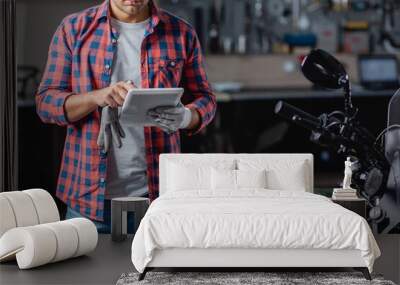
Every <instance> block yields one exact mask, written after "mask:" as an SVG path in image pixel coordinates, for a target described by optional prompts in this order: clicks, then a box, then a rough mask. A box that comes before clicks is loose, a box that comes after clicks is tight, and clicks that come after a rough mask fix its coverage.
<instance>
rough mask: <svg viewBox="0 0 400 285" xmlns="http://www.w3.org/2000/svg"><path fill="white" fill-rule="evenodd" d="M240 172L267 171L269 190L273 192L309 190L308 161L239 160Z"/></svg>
mask: <svg viewBox="0 0 400 285" xmlns="http://www.w3.org/2000/svg"><path fill="white" fill-rule="evenodd" d="M237 163H238V169H239V170H262V169H265V170H266V171H267V179H266V180H267V188H268V189H273V190H287V191H306V190H307V189H308V188H309V183H310V181H308V180H309V168H308V163H307V160H289V159H284V160H271V159H269V160H266V159H265V160H264V159H239V160H238V161H237Z"/></svg>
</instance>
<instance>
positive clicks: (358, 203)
mask: <svg viewBox="0 0 400 285" xmlns="http://www.w3.org/2000/svg"><path fill="white" fill-rule="evenodd" d="M332 202H334V203H336V204H339V205H340V206H342V207H344V208H346V209H349V210H350V211H353V212H354V213H356V214H359V215H360V216H361V217H363V218H364V219H366V218H367V201H366V200H365V199H363V198H357V199H351V200H350V199H348V200H345V199H342V200H341V199H332Z"/></svg>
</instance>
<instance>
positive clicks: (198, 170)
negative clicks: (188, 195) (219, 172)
mask: <svg viewBox="0 0 400 285" xmlns="http://www.w3.org/2000/svg"><path fill="white" fill-rule="evenodd" d="M210 171H211V167H209V166H185V165H183V164H176V163H170V164H169V168H168V172H169V173H170V175H169V176H168V189H169V190H171V191H186V190H194V189H210V188H211V181H210V179H209V177H210Z"/></svg>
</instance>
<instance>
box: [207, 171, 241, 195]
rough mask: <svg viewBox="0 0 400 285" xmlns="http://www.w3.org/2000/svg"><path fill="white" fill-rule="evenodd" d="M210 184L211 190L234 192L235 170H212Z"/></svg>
mask: <svg viewBox="0 0 400 285" xmlns="http://www.w3.org/2000/svg"><path fill="white" fill-rule="evenodd" d="M211 184H212V185H211V188H212V189H213V190H217V189H225V190H236V185H237V183H236V170H233V169H215V168H212V170H211Z"/></svg>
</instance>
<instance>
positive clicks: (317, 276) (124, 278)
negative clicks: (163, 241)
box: [117, 272, 395, 285]
mask: <svg viewBox="0 0 400 285" xmlns="http://www.w3.org/2000/svg"><path fill="white" fill-rule="evenodd" d="M138 276H139V274H138V273H127V274H122V275H121V277H120V278H119V279H118V281H117V285H136V284H138V285H146V284H157V285H164V284H169V285H186V284H212V285H219V284H221V285H239V284H240V285H246V284H267V285H278V284H279V285H292V284H293V285H297V284H318V285H319V284H321V285H322V284H324V285H336V284H337V285H347V284H349V285H350V284H352V285H353V284H355V285H358V284H369V285H371V284H374V285H395V283H393V282H392V281H387V280H384V279H383V278H382V277H381V276H379V275H378V276H377V275H372V277H373V280H372V281H368V280H366V279H365V278H364V276H363V275H362V274H361V273H359V272H148V273H147V274H146V278H145V279H144V280H142V281H138V280H137V279H138Z"/></svg>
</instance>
